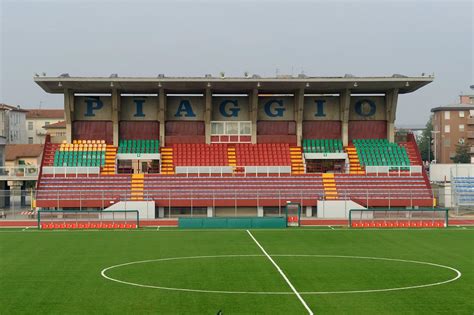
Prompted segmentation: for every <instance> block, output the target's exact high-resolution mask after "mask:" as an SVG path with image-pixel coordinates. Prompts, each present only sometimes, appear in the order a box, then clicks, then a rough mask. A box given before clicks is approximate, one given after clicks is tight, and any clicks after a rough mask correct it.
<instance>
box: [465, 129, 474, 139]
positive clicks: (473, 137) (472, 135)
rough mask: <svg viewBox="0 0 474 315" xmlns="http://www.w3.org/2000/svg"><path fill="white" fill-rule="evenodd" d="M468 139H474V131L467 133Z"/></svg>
mask: <svg viewBox="0 0 474 315" xmlns="http://www.w3.org/2000/svg"><path fill="white" fill-rule="evenodd" d="M467 138H468V139H474V131H468V132H467Z"/></svg>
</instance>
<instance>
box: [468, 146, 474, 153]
mask: <svg viewBox="0 0 474 315" xmlns="http://www.w3.org/2000/svg"><path fill="white" fill-rule="evenodd" d="M469 153H471V154H474V146H471V147H470V148H469Z"/></svg>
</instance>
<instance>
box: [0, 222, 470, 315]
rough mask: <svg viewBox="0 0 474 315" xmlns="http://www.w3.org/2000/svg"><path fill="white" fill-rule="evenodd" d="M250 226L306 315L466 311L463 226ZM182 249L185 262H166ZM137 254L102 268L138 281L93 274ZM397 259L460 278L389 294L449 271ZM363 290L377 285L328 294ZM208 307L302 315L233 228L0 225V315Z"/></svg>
mask: <svg viewBox="0 0 474 315" xmlns="http://www.w3.org/2000/svg"><path fill="white" fill-rule="evenodd" d="M251 233H252V234H253V236H254V237H255V238H256V240H257V241H258V242H259V243H260V244H261V246H262V247H263V248H264V249H265V251H266V252H268V254H269V255H270V256H271V257H272V259H273V260H274V261H275V263H276V264H277V265H278V266H279V267H280V268H281V270H282V272H283V273H284V274H285V275H286V276H287V278H288V280H289V281H290V282H291V284H292V285H293V286H294V287H295V289H296V290H297V291H298V293H300V294H301V297H302V298H303V299H304V301H305V302H306V303H307V305H308V306H309V307H310V308H311V310H312V311H313V312H314V313H315V314H336V313H337V314H340V313H345V314H473V312H474V297H473V292H474V229H462V228H448V229H437V230H349V229H336V230H332V229H316V228H298V229H286V230H252V231H251ZM203 256H207V257H203ZM216 256H217V257H216ZM341 256H345V257H341ZM346 256H350V257H346ZM354 256H357V257H368V258H355V257H354ZM182 257H190V258H186V259H175V258H182ZM168 258H173V259H171V260H170V259H168ZM372 258H390V259H395V260H377V259H372ZM160 259H161V260H160ZM139 261H146V262H142V263H134V264H128V265H123V266H120V267H116V268H112V269H109V270H107V271H105V275H106V276H107V277H110V278H113V279H117V280H120V281H123V282H127V283H134V284H138V285H142V286H137V285H131V284H125V283H120V282H117V281H112V280H109V279H106V278H104V277H103V276H102V275H101V272H102V271H103V270H104V269H105V268H108V267H111V266H115V265H120V264H125V263H130V262H139ZM407 261H420V262H427V263H431V264H437V265H443V266H448V267H451V268H454V269H456V270H458V271H459V272H461V273H462V275H461V277H460V278H458V279H457V280H455V281H451V282H449V283H445V284H442V285H436V286H425V287H419V288H413V289H404V290H391V289H392V288H403V287H413V286H423V285H426V284H433V283H438V282H444V281H447V280H449V279H453V278H455V277H456V275H457V274H456V271H454V270H452V269H447V268H443V267H438V266H435V265H429V264H418V263H412V262H407ZM156 287H167V288H175V289H177V290H164V289H160V288H156ZM182 289H185V290H184V291H183V290H182ZM186 289H189V290H201V291H198V292H196V291H186ZM365 290H382V291H379V292H358V293H337V294H334V293H331V292H340V291H346V292H347V291H365ZM208 291H219V292H208ZM220 291H226V292H230V293H223V292H220ZM232 292H233V293H232ZM235 292H241V293H235ZM242 292H244V293H242ZM245 292H246V293H245ZM311 292H313V293H314V292H319V293H318V294H312V293H311ZM321 292H325V293H324V294H322V293H321ZM219 310H221V311H222V313H223V314H308V312H307V310H306V309H305V308H304V306H303V304H302V302H301V301H300V300H299V299H298V298H297V296H296V295H295V294H294V293H293V292H292V290H291V289H290V287H289V285H288V283H287V282H285V280H284V278H283V277H282V275H281V274H280V273H279V272H278V270H277V268H276V267H275V266H274V265H272V263H271V262H270V260H269V259H268V257H266V256H265V255H264V254H263V252H262V251H261V249H260V248H259V247H258V246H257V244H256V243H255V242H254V241H253V240H252V238H251V237H250V235H249V234H248V233H247V231H245V230H177V229H167V230H165V229H161V230H159V231H157V230H154V229H153V230H151V229H150V230H137V231H32V230H26V231H22V230H6V229H5V230H0V313H1V314H147V313H148V314H216V313H217V312H218V311H219Z"/></svg>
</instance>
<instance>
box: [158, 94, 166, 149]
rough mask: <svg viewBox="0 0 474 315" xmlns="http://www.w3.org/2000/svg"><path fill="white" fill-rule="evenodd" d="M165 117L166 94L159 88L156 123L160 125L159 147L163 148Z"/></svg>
mask: <svg viewBox="0 0 474 315" xmlns="http://www.w3.org/2000/svg"><path fill="white" fill-rule="evenodd" d="M165 117H166V92H165V89H164V88H162V87H160V88H159V89H158V117H157V118H158V122H159V123H160V146H161V147H164V146H165V145H166V143H165V139H166V138H165V136H166V135H165Z"/></svg>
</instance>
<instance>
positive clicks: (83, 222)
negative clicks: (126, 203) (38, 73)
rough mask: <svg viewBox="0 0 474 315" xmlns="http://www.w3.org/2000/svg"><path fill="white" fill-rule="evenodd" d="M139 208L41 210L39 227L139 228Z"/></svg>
mask: <svg viewBox="0 0 474 315" xmlns="http://www.w3.org/2000/svg"><path fill="white" fill-rule="evenodd" d="M139 224H140V217H139V214H138V211H137V210H105V211H100V210H96V211H94V210H92V211H91V210H87V211H82V210H81V211H79V210H40V211H38V229H43V230H51V229H137V228H139Z"/></svg>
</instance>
